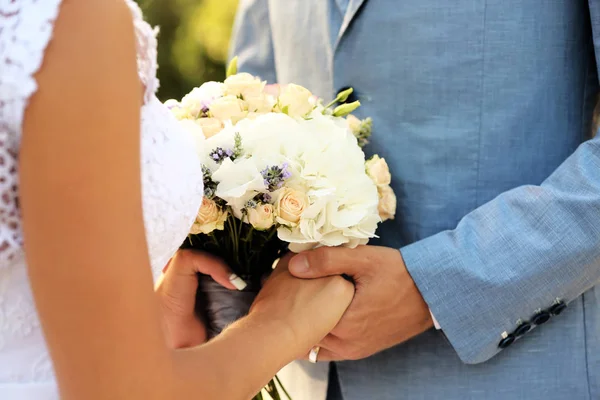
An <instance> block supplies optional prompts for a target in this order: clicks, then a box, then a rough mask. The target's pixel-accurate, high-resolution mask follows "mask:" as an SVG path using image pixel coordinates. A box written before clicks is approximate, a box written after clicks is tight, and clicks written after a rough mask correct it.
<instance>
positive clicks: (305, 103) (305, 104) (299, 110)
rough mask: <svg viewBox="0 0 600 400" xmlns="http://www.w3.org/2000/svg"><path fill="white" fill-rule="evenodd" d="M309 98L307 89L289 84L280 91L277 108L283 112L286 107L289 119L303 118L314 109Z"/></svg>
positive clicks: (309, 94) (310, 94)
mask: <svg viewBox="0 0 600 400" xmlns="http://www.w3.org/2000/svg"><path fill="white" fill-rule="evenodd" d="M311 98H312V93H311V92H310V91H309V90H308V89H306V88H304V87H302V86H299V85H294V84H293V83H290V84H289V85H285V86H284V87H283V89H282V90H281V94H280V95H279V108H280V110H282V111H283V110H284V109H285V108H286V107H287V114H288V115H289V116H290V117H303V116H305V115H306V114H308V113H309V112H311V111H312V110H313V108H314V107H315V106H314V105H313V104H312V102H311Z"/></svg>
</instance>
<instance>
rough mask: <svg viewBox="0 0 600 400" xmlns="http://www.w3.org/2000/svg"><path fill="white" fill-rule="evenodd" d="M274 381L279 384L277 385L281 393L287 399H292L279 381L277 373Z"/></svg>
mask: <svg viewBox="0 0 600 400" xmlns="http://www.w3.org/2000/svg"><path fill="white" fill-rule="evenodd" d="M274 379H275V381H276V382H277V384H279V387H281V390H283V393H285V396H286V397H287V398H288V399H289V400H292V396H290V394H289V393H288V391H287V390H286V389H285V386H283V383H281V380H280V379H279V377H278V376H277V375H275V378H274Z"/></svg>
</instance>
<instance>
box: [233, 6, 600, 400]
mask: <svg viewBox="0 0 600 400" xmlns="http://www.w3.org/2000/svg"><path fill="white" fill-rule="evenodd" d="M232 54H237V55H239V56H240V64H241V69H242V70H246V71H248V72H252V73H255V74H258V75H260V76H262V77H263V78H264V79H267V80H269V81H278V82H280V83H287V82H295V83H299V84H302V85H305V86H307V87H308V88H310V89H311V90H312V91H313V92H314V93H316V94H318V95H320V96H322V97H326V98H331V97H333V96H334V94H335V93H336V92H337V91H338V90H340V89H341V88H344V87H347V86H353V87H354V88H355V89H356V97H357V98H358V99H359V100H360V101H361V103H362V104H363V106H362V107H361V108H360V109H359V112H358V114H359V115H360V116H372V117H373V120H374V136H373V140H372V144H371V145H370V147H369V148H368V151H372V152H376V153H379V154H380V155H382V156H383V157H385V158H386V159H387V161H388V163H389V165H390V167H391V169H392V174H393V187H394V189H395V191H396V193H397V195H398V210H397V211H398V218H397V219H396V220H395V221H394V222H390V223H386V224H384V225H383V226H382V228H381V229H380V234H381V237H382V243H383V244H385V245H388V246H393V247H397V248H400V249H401V252H402V254H403V256H404V259H405V262H406V265H407V267H408V269H409V271H410V273H411V275H412V277H413V278H414V280H415V282H416V284H417V286H418V287H419V289H420V290H421V292H422V294H423V296H424V298H425V300H426V301H427V303H428V304H429V306H430V308H431V309H432V311H433V313H434V315H435V316H436V317H437V319H438V320H439V323H440V324H441V327H442V329H443V333H442V332H440V331H435V330H431V331H429V332H426V333H425V334H423V335H421V336H419V337H417V338H415V339H413V340H411V341H409V342H407V343H405V344H402V345H400V346H397V347H396V348H393V349H390V350H388V351H385V352H383V353H381V354H378V355H376V356H374V357H372V358H370V359H367V360H362V361H357V362H345V363H340V364H339V365H338V370H339V376H340V383H341V388H342V392H343V394H344V399H346V400H355V399H356V400H358V399H361V400H362V399H444V400H453V399H461V400H462V399H544V400H554V399H556V400H559V399H561V400H562V399H566V398H569V399H600V288H597V287H595V285H597V284H598V283H599V282H600V137H597V138H595V139H591V136H592V135H591V130H592V129H591V121H592V112H593V107H594V103H595V99H596V95H597V92H598V70H597V65H596V59H597V57H596V56H597V55H600V0H589V1H588V0H454V1H448V0H406V1H399V0H368V1H366V0H291V1H282V0H242V1H241V5H240V10H239V14H238V18H237V22H236V30H235V40H234V46H233V49H232ZM561 302H564V303H566V304H568V308H567V309H566V310H565V311H564V312H562V313H560V315H556V316H553V317H552V318H550V320H549V321H547V322H545V323H544V320H545V319H547V318H546V317H547V316H548V315H551V314H552V313H550V311H551V309H552V311H555V314H558V312H557V311H560V310H558V308H557V307H561V306H560V304H562V303H561ZM557 304H559V306H556V305H557ZM552 307H554V308H552ZM533 322H537V324H534V323H533ZM523 323H529V324H530V325H532V326H533V328H534V329H532V330H531V331H529V332H528V333H524V334H522V335H520V336H519V338H518V340H516V341H515V342H514V344H512V345H510V346H508V347H506V346H504V347H506V348H505V349H502V348H501V347H499V344H500V342H501V341H502V339H503V336H508V338H509V340H508V341H504V342H503V345H507V344H510V343H509V342H510V339H511V338H512V336H510V335H514V336H518V335H517V333H522V331H523V330H525V328H523V327H521V329H520V332H516V330H517V328H518V327H519V326H520V325H522V324H523ZM472 364H477V365H472Z"/></svg>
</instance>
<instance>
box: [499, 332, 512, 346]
mask: <svg viewBox="0 0 600 400" xmlns="http://www.w3.org/2000/svg"><path fill="white" fill-rule="evenodd" d="M503 336H506V337H504V338H503V339H502V340H501V341H500V343H498V347H500V348H501V349H506V348H507V347H508V346H510V345H511V344H513V343H514V341H515V335H513V334H512V333H511V334H509V335H503Z"/></svg>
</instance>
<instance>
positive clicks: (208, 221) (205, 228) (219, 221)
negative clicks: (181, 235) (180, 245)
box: [190, 197, 227, 234]
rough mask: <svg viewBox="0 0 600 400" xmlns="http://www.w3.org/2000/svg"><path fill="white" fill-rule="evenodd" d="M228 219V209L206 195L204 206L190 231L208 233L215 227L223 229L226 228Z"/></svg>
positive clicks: (203, 200) (203, 201)
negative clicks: (223, 208) (222, 208)
mask: <svg viewBox="0 0 600 400" xmlns="http://www.w3.org/2000/svg"><path fill="white" fill-rule="evenodd" d="M226 220H227V211H223V210H221V209H220V208H219V206H218V205H217V203H215V202H214V201H213V200H210V199H208V198H206V197H205V198H203V199H202V206H201V207H200V211H198V215H197V216H196V221H194V225H192V229H191V230H190V233H192V234H199V233H205V234H208V233H211V232H212V231H214V230H215V229H217V230H223V229H224V228H225V221H226Z"/></svg>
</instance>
